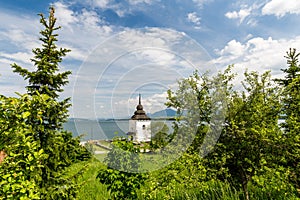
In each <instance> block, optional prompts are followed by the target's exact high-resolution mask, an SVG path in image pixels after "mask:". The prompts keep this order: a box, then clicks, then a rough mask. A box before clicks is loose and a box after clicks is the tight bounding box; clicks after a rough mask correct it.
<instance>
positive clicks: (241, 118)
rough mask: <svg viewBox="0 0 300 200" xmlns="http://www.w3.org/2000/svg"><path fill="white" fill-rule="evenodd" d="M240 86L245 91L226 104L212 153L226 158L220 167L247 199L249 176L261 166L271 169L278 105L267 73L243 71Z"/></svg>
mask: <svg viewBox="0 0 300 200" xmlns="http://www.w3.org/2000/svg"><path fill="white" fill-rule="evenodd" d="M243 85H244V89H245V91H243V92H234V93H233V94H232V96H231V101H230V102H228V115H227V117H226V121H225V124H226V126H225V128H224V130H223V133H222V135H221V137H220V139H219V141H218V144H219V145H218V146H217V147H218V148H216V151H215V152H214V153H213V154H216V153H217V154H219V156H220V158H222V157H223V158H226V163H225V165H224V167H226V168H228V170H229V173H230V176H231V178H232V180H233V181H234V182H235V185H241V186H242V189H243V191H244V193H245V197H246V198H247V199H249V193H248V185H249V182H250V181H251V180H252V177H253V176H254V175H256V174H257V173H258V172H260V170H261V168H262V167H264V165H266V166H268V167H271V166H272V164H271V163H273V162H274V160H275V159H274V156H276V152H274V147H275V144H276V143H274V142H275V141H278V139H279V138H280V137H281V132H280V130H279V128H278V116H279V111H280V103H279V98H278V92H277V89H276V88H275V87H274V86H273V84H272V82H271V76H270V72H265V73H264V74H262V75H261V76H260V75H259V74H258V73H257V72H250V73H248V72H246V73H245V81H244V82H243ZM274 154H275V155H274ZM212 158H213V159H214V157H212ZM272 167H273V166H272Z"/></svg>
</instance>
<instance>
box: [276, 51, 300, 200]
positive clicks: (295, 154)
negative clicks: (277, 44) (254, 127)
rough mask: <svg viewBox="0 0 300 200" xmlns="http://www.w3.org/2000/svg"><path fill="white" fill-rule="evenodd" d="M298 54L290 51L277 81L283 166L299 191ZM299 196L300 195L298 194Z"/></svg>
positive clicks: (299, 118) (299, 72)
mask: <svg viewBox="0 0 300 200" xmlns="http://www.w3.org/2000/svg"><path fill="white" fill-rule="evenodd" d="M299 57H300V53H297V51H296V49H290V50H289V51H288V52H287V55H286V56H285V58H286V59H287V64H288V67H287V68H286V69H282V71H283V72H284V73H285V77H284V78H283V79H277V80H276V81H277V82H278V84H279V85H281V86H283V92H282V104H283V106H282V107H283V109H282V117H283V119H284V122H283V123H282V124H281V125H282V128H283V131H284V136H285V137H284V141H283V142H282V144H283V149H284V150H285V151H284V152H283V157H284V162H285V163H284V164H286V166H287V167H289V168H290V171H291V182H293V183H294V185H295V187H296V188H297V189H300V63H299ZM299 195H300V193H299Z"/></svg>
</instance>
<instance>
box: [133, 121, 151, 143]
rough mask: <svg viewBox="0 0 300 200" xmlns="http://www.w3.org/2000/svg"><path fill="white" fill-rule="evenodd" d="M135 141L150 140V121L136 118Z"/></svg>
mask: <svg viewBox="0 0 300 200" xmlns="http://www.w3.org/2000/svg"><path fill="white" fill-rule="evenodd" d="M135 139H136V141H138V142H150V141H151V121H150V120H137V121H136V138H135Z"/></svg>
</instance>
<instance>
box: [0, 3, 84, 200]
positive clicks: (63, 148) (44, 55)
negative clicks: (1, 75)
mask: <svg viewBox="0 0 300 200" xmlns="http://www.w3.org/2000/svg"><path fill="white" fill-rule="evenodd" d="M40 16H41V20H40V22H41V24H42V25H43V26H44V27H45V29H44V30H42V31H41V32H40V33H41V35H42V36H41V38H40V40H41V41H42V48H36V49H34V50H33V53H34V54H35V56H34V59H32V62H33V63H34V67H35V68H36V71H32V72H31V71H29V70H27V69H25V68H22V67H20V66H18V65H17V64H13V65H12V68H13V69H14V72H16V73H19V74H20V75H21V76H23V77H24V78H25V80H28V82H29V86H27V91H28V94H26V95H19V97H18V98H7V97H1V102H0V103H1V108H0V109H1V113H2V115H1V117H0V120H1V128H0V131H1V135H0V141H1V142H0V150H2V151H4V152H5V153H6V154H7V157H6V158H5V160H4V162H3V164H1V166H0V174H1V175H3V176H1V178H4V179H1V184H5V186H4V187H1V189H2V191H1V192H2V193H1V194H3V196H5V197H7V198H11V197H12V196H13V198H14V197H20V198H21V197H22V198H25V199H28V198H29V199H35V198H41V199H72V198H75V196H76V193H77V191H78V190H77V189H78V185H77V184H76V182H75V179H73V178H72V179H70V177H68V178H64V176H63V170H64V169H65V168H66V167H68V166H70V165H71V164H72V163H74V162H75V161H77V160H82V159H85V158H88V157H89V156H90V154H89V152H88V151H87V150H86V149H85V148H84V147H81V146H80V144H79V142H80V141H79V138H73V137H72V133H70V132H67V131H64V130H63V129H62V125H63V123H64V122H65V121H66V120H67V116H68V110H67V109H68V107H69V106H70V104H69V103H68V101H69V99H65V100H62V101H59V93H60V92H62V91H63V89H62V88H61V87H62V86H64V85H65V84H66V83H68V80H67V77H68V75H69V74H70V72H69V71H67V72H63V73H59V66H58V65H59V63H60V62H61V61H62V57H64V56H65V55H66V53H67V52H69V50H67V49H62V48H60V49H58V47H57V46H56V45H55V42H56V41H57V38H56V37H57V36H58V35H57V34H56V33H55V31H56V30H58V29H59V28H60V27H56V26H55V22H56V18H55V17H54V9H53V8H52V7H51V8H50V14H49V18H48V20H47V19H46V18H45V17H44V16H43V15H42V14H40ZM11 175H12V176H11ZM13 177H14V178H15V179H12V178H13ZM12 180H13V181H12ZM8 183H9V184H8ZM11 195H12V196H11Z"/></svg>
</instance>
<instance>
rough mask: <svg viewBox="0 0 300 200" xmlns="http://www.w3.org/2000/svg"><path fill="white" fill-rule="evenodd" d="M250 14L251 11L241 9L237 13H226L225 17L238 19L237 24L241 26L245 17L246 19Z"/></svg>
mask: <svg viewBox="0 0 300 200" xmlns="http://www.w3.org/2000/svg"><path fill="white" fill-rule="evenodd" d="M250 14H251V9H250V8H247V9H241V10H239V11H232V12H227V13H226V14H225V16H226V17H227V18H228V19H238V20H239V23H240V24H241V23H242V22H243V21H244V20H245V18H246V17H248V16H249V15H250Z"/></svg>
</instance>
